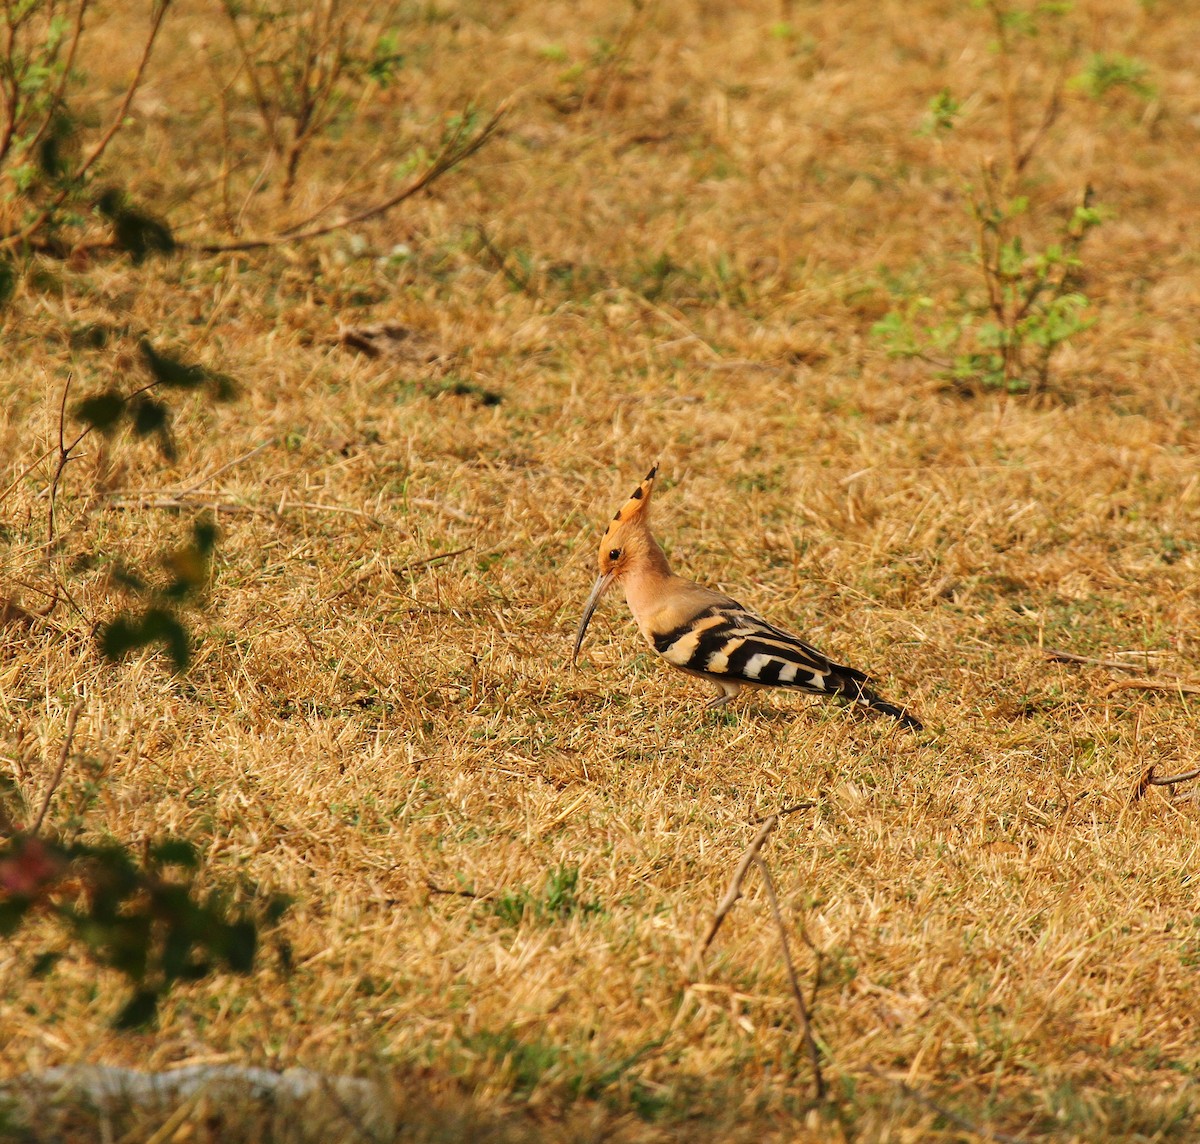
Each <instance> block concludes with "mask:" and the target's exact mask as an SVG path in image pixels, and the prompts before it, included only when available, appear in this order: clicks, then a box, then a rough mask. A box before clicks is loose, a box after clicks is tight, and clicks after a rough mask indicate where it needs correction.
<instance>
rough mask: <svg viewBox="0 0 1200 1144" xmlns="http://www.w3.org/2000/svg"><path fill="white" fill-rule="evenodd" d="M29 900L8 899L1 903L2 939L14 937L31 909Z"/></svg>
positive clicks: (0, 930) (0, 928)
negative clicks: (26, 912) (26, 913)
mask: <svg viewBox="0 0 1200 1144" xmlns="http://www.w3.org/2000/svg"><path fill="white" fill-rule="evenodd" d="M30 905H31V902H30V900H29V899H28V898H7V899H6V900H5V901H3V902H0V937H12V935H13V934H14V933H16V932H17V927H18V926H20V924H21V919H22V918H24V916H25V911H26V910H28V909H29V907H30Z"/></svg>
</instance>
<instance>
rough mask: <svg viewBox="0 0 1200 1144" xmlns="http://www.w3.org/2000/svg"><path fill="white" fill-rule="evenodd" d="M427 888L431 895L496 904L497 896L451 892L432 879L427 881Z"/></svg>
mask: <svg viewBox="0 0 1200 1144" xmlns="http://www.w3.org/2000/svg"><path fill="white" fill-rule="evenodd" d="M425 888H426V889H427V890H428V891H429V892H430V893H431V894H447V895H449V896H451V897H455V898H471V899H472V900H473V901H477V902H494V901H495V900H496V895H495V894H478V893H476V892H475V891H474V890H449V889H446V887H444V886H439V885H438V884H437V883H436V882H435V881H434V880H433V879H432V878H426V879H425Z"/></svg>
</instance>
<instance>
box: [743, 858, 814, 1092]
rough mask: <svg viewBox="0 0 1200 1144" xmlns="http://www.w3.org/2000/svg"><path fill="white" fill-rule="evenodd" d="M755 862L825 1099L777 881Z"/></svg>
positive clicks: (762, 863) (809, 1051)
mask: <svg viewBox="0 0 1200 1144" xmlns="http://www.w3.org/2000/svg"><path fill="white" fill-rule="evenodd" d="M754 864H755V865H756V866H757V867H758V868H759V870H760V871H761V873H762V876H763V881H764V883H765V884H766V887H767V898H768V899H769V900H770V902H771V913H772V914H774V916H775V927H776V929H778V930H779V944H780V947H781V948H782V949H783V961H784V964H785V965H786V966H787V971H788V983H789V984H790V985H791V987H792V999H793V1000H794V1001H795V1002H796V1011H797V1012H798V1013H799V1014H800V1028H801V1029H802V1030H803V1033H804V1047H805V1049H807V1050H808V1059H809V1060H810V1061H811V1062H812V1068H813V1088H814V1090H815V1092H816V1098H817V1099H818V1100H824V1099H825V1077H824V1076H823V1075H822V1073H821V1050H820V1049H819V1048H818V1047H817V1042H816V1039H815V1038H814V1037H813V1032H812V1022H811V1021H810V1019H809V1015H808V1006H807V1005H806V1004H805V1003H804V994H802V993H801V992H800V982H799V981H797V980H796V967H795V966H794V965H793V964H792V951H791V949H789V948H788V940H787V930H786V929H785V928H784V925H783V915H782V914H781V913H780V912H779V901H778V899H777V898H776V897H775V883H774V882H773V881H772V880H771V871H770V870H768V869H767V864H766V863H765V862H764V861H763V860H762V857H761V856H760V855H759V854H757V853H756V854H755V855H754Z"/></svg>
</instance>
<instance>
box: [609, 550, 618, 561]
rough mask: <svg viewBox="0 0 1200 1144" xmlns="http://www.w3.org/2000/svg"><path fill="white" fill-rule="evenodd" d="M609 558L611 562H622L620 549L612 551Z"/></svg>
mask: <svg viewBox="0 0 1200 1144" xmlns="http://www.w3.org/2000/svg"><path fill="white" fill-rule="evenodd" d="M608 558H609V560H620V559H621V550H620V549H619V548H614V549H612V550H611V551H610V552H609V554H608Z"/></svg>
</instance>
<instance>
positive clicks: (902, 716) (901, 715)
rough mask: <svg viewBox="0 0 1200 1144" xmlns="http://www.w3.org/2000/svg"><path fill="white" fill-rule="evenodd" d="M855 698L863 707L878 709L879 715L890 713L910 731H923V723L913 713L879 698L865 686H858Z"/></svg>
mask: <svg viewBox="0 0 1200 1144" xmlns="http://www.w3.org/2000/svg"><path fill="white" fill-rule="evenodd" d="M857 700H858V702H859V703H861V704H862V705H863V706H864V707H869V708H870V709H871V710H872V711H878V712H879V713H880V714H881V715H890V716H891V717H892V718H893V719H897V720H899V722H900V723H901V725H902V726H904V727H907V728H908V729H909V730H910V731H923V730H924V729H925V724H923V723H922V722H921V720H920V719H918V718H917V717H916V716H915V715H910V714H909V713H908V712H907V711H905V710H904V708H903V707H897V706H896V705H895V704H894V703H889V702H888V701H887V700H886V699H880V698H879V696H878V695H876V694H875V692H874V691H871V690H869V689H868V688H866V687H860V688H859V690H858V696H857Z"/></svg>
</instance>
